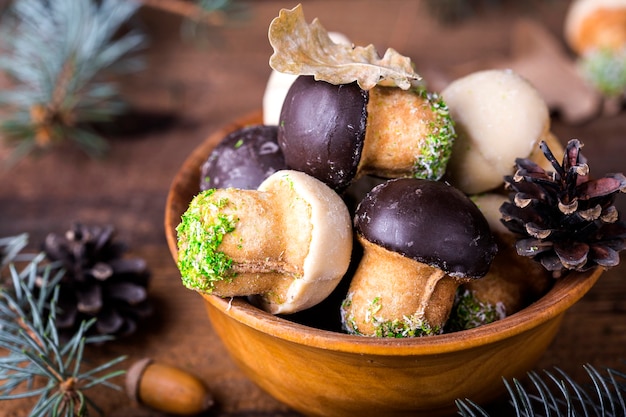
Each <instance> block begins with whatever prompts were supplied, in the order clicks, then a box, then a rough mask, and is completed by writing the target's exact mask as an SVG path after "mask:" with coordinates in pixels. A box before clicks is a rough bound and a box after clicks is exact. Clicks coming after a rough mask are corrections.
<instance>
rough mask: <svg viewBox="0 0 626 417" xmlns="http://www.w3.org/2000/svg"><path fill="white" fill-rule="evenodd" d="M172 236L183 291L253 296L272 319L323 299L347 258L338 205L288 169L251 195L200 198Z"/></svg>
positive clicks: (219, 193)
mask: <svg viewBox="0 0 626 417" xmlns="http://www.w3.org/2000/svg"><path fill="white" fill-rule="evenodd" d="M177 232H178V267H179V269H180V271H181V275H182V279H183V284H184V285H185V286H186V287H188V288H190V289H194V290H197V291H202V292H206V293H211V294H215V295H218V296H221V297H232V296H255V297H254V301H255V302H256V303H257V304H259V305H260V306H261V307H262V308H263V309H265V310H266V311H268V312H270V313H273V314H278V313H294V312H297V311H300V310H303V309H306V308H309V307H312V306H313V305H315V304H317V303H319V302H320V301H322V300H323V299H325V298H326V297H327V296H328V295H329V294H330V293H331V292H332V291H333V290H334V289H335V287H336V286H337V284H338V283H339V281H340V280H341V278H342V277H343V275H344V274H345V273H346V271H347V269H348V265H349V263H350V257H351V252H352V225H351V219H350V214H349V213H348V209H347V207H346V205H345V204H344V202H343V201H342V200H341V198H340V197H339V196H338V195H337V194H336V193H335V192H334V191H332V190H331V189H330V188H328V187H327V186H326V185H324V184H323V183H322V182H320V181H318V180H316V179H315V178H313V177H311V176H309V175H306V174H304V173H301V172H297V171H291V170H282V171H278V172H276V173H274V174H272V175H271V176H270V177H268V178H267V179H266V180H265V181H264V182H263V183H261V185H260V186H259V188H258V190H242V189H236V188H227V189H210V190H206V191H203V192H201V193H200V194H198V195H197V196H196V197H195V198H194V199H193V200H192V202H191V203H190V205H189V208H188V209H187V211H186V212H185V213H184V215H183V217H182V221H181V223H180V225H179V226H178V228H177Z"/></svg>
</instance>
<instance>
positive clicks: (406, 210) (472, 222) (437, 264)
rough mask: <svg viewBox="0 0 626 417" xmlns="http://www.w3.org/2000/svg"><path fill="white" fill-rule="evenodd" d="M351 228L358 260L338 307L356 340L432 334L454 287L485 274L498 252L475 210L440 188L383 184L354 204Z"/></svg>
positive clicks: (441, 320)
mask: <svg viewBox="0 0 626 417" xmlns="http://www.w3.org/2000/svg"><path fill="white" fill-rule="evenodd" d="M354 223H355V231H356V233H357V239H358V240H359V242H360V243H361V245H362V246H363V252H364V254H363V258H362V260H361V262H360V263H359V265H358V267H357V270H356V271H355V274H354V277H353V279H352V281H351V283H350V288H349V290H348V296H347V298H346V300H345V301H344V303H343V305H342V320H343V326H344V329H345V330H346V331H348V332H349V333H354V334H361V335H366V336H382V337H408V336H422V335H430V334H436V333H438V332H439V331H441V330H442V328H443V325H444V324H445V322H446V320H447V318H448V315H449V313H450V310H451V308H452V305H453V302H454V296H455V292H456V289H457V288H458V286H459V285H460V284H461V283H463V282H466V281H468V280H470V279H473V278H479V277H482V276H483V275H485V274H486V273H487V271H488V269H489V266H490V264H491V261H492V260H493V257H494V256H495V253H496V250H497V248H496V244H495V241H494V239H493V237H492V235H491V231H490V229H489V225H488V223H487V221H486V219H485V218H484V216H483V215H482V213H481V212H480V211H479V210H478V208H477V207H476V206H475V205H474V204H473V203H472V202H471V200H469V198H467V197H466V196H465V195H464V194H463V193H461V192H460V191H459V190H457V189H455V188H453V187H451V186H449V185H447V184H445V183H442V182H436V181H429V180H419V179H411V178H404V179H397V180H390V181H387V182H385V183H383V184H381V185H379V186H377V187H375V188H374V189H373V190H372V191H371V192H370V193H369V194H368V195H367V196H366V197H365V198H364V199H363V201H362V202H361V203H360V204H359V207H358V208H357V211H356V214H355V220H354Z"/></svg>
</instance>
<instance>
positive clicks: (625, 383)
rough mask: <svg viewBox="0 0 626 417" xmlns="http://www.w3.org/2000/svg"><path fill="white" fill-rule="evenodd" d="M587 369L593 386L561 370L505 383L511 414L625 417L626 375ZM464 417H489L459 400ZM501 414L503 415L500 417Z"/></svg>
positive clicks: (527, 416) (564, 416) (533, 374)
mask: <svg viewBox="0 0 626 417" xmlns="http://www.w3.org/2000/svg"><path fill="white" fill-rule="evenodd" d="M583 368H584V370H585V371H586V373H587V375H588V376H589V379H590V383H589V384H586V385H582V384H579V383H578V382H576V381H575V380H574V379H573V378H572V377H571V376H569V375H568V374H567V373H565V372H564V371H563V370H561V369H559V368H555V370H554V371H548V370H544V371H543V373H538V372H529V373H528V379H529V385H528V386H527V385H524V384H523V383H522V382H521V381H520V380H518V379H513V380H512V381H507V380H504V384H505V387H506V390H507V392H508V395H509V397H510V405H511V410H510V411H511V412H510V413H508V414H506V415H515V416H517V417H626V373H624V372H622V371H618V370H616V369H612V368H608V369H606V370H605V371H604V372H600V371H599V370H598V369H596V368H595V367H593V366H591V365H585V366H584V367H583ZM456 405H457V408H458V414H459V415H461V416H462V417H489V414H488V412H487V411H485V409H483V408H481V407H480V406H479V405H477V404H476V403H474V402H472V401H471V400H468V399H465V400H457V402H456ZM500 415H502V414H500Z"/></svg>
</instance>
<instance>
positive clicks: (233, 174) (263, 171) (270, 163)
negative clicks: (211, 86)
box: [200, 125, 287, 190]
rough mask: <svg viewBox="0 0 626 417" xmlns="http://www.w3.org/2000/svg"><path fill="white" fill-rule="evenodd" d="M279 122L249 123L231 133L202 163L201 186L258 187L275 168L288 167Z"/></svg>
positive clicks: (252, 188) (205, 188)
mask: <svg viewBox="0 0 626 417" xmlns="http://www.w3.org/2000/svg"><path fill="white" fill-rule="evenodd" d="M277 130H278V128H277V127H276V126H266V125H254V126H246V127H243V128H241V129H238V130H235V131H233V132H231V133H230V134H228V135H227V136H226V137H225V138H224V139H222V141H221V142H220V143H219V144H218V145H217V146H216V147H215V149H213V152H211V154H210V155H209V157H208V158H207V160H206V161H205V162H204V164H203V165H202V171H201V173H200V189H201V190H207V189H209V188H228V187H233V188H240V189H247V190H255V189H257V187H258V186H259V185H260V184H261V182H263V180H265V179H266V178H267V177H269V176H270V175H272V174H273V173H274V172H276V171H278V170H281V169H285V168H286V167H287V166H286V165H285V158H284V157H283V154H282V152H281V151H280V148H279V146H278V142H277V139H276V138H277Z"/></svg>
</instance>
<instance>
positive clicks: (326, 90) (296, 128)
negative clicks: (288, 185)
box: [278, 76, 368, 191]
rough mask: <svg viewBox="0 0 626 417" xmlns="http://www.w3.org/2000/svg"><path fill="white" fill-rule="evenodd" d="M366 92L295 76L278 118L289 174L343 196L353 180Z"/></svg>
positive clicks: (363, 130) (349, 86)
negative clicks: (297, 174)
mask: <svg viewBox="0 0 626 417" xmlns="http://www.w3.org/2000/svg"><path fill="white" fill-rule="evenodd" d="M367 100H368V94H367V92H366V91H364V90H362V89H361V88H359V86H358V85H357V84H356V83H352V84H342V85H333V84H329V83H327V82H324V81H315V80H314V78H313V77H312V76H300V77H298V78H297V79H296V81H295V82H294V83H293V84H292V86H291V88H290V89H289V92H288V93H287V96H286V97H285V101H284V103H283V107H282V110H281V114H280V123H279V126H278V144H279V145H280V148H281V149H282V152H283V155H284V156H285V162H286V163H287V166H289V167H290V168H291V169H295V170H298V171H302V172H305V173H307V174H309V175H311V176H313V177H315V178H317V179H318V180H320V181H322V182H324V183H326V184H327V185H328V186H329V187H331V188H333V189H335V190H337V191H342V190H344V189H345V188H346V187H347V186H348V185H349V184H350V182H351V181H352V180H353V179H354V177H355V176H356V173H357V166H358V164H359V161H360V159H361V151H362V150H363V141H364V139H365V125H366V122H367Z"/></svg>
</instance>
